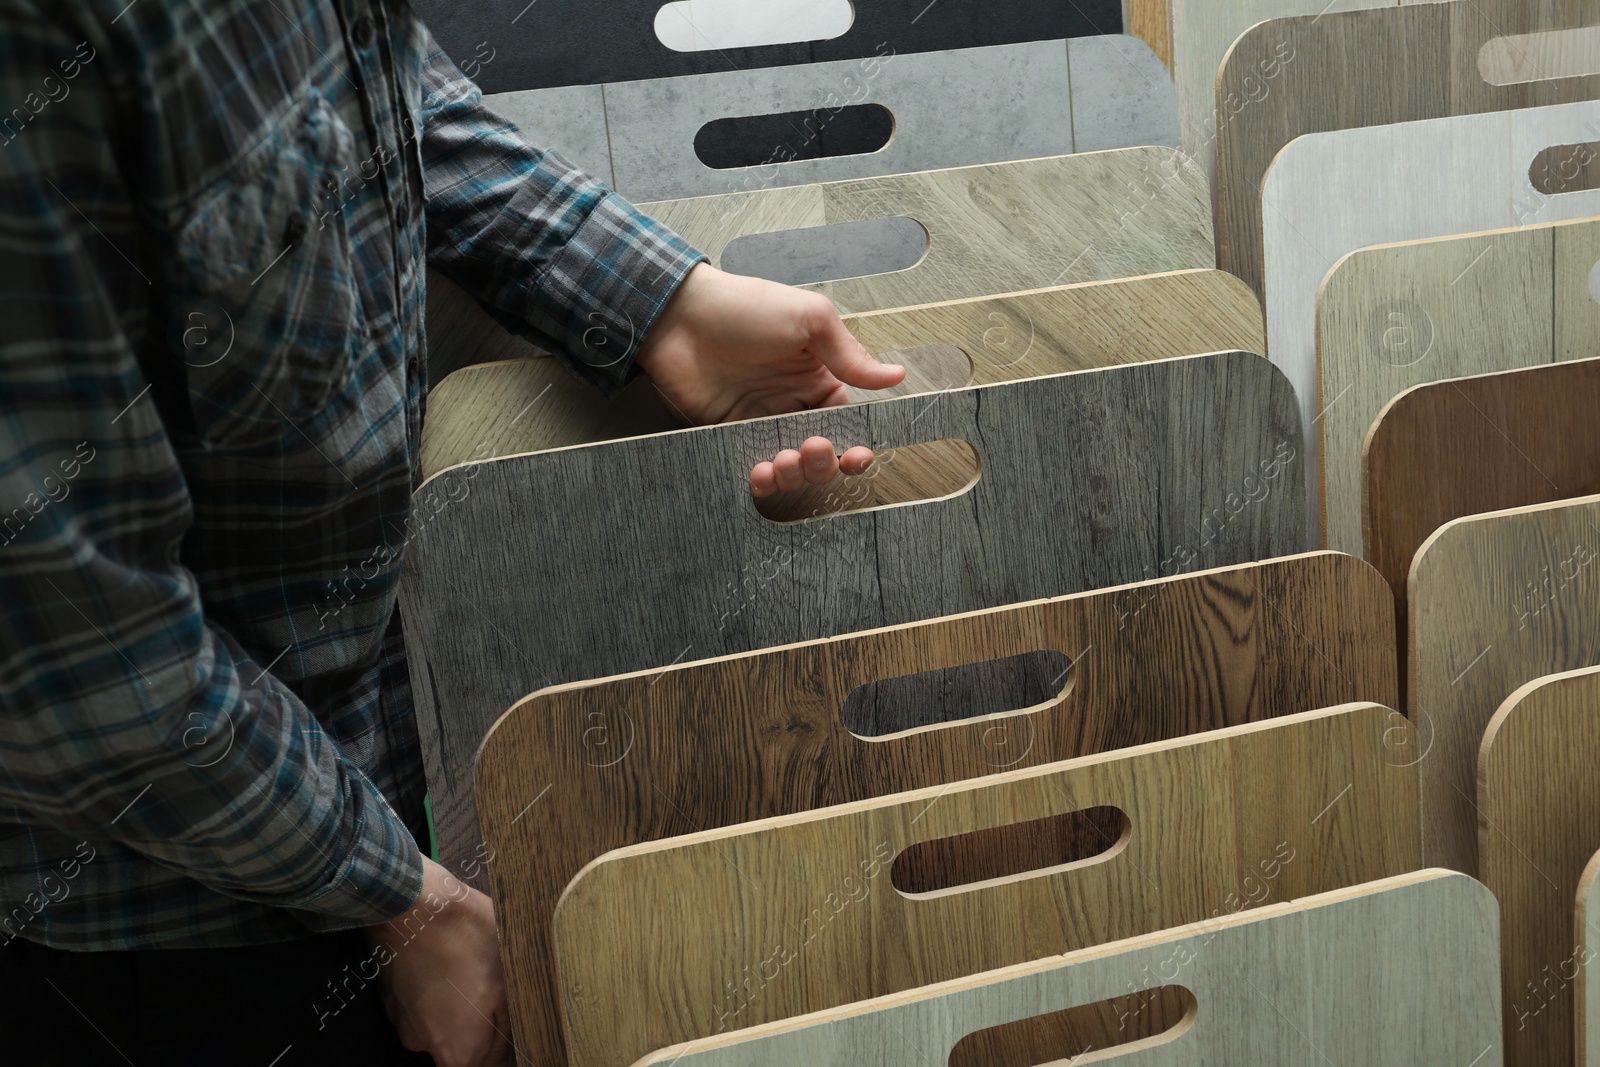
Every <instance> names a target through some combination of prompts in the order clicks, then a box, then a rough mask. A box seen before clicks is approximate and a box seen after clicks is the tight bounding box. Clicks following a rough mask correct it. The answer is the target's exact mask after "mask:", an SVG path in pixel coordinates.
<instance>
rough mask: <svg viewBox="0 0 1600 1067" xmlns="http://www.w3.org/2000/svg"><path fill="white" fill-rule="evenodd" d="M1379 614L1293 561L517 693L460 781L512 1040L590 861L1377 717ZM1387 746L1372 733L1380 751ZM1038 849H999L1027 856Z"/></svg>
mask: <svg viewBox="0 0 1600 1067" xmlns="http://www.w3.org/2000/svg"><path fill="white" fill-rule="evenodd" d="M1393 607H1394V601H1393V598H1392V596H1391V595H1390V593H1389V589H1388V585H1387V584H1386V583H1385V582H1384V581H1383V579H1382V578H1381V577H1380V576H1379V575H1378V574H1377V573H1376V572H1375V571H1373V570H1372V568H1371V567H1369V566H1368V565H1367V564H1365V563H1363V562H1361V561H1360V560H1357V559H1354V558H1352V557H1349V556H1341V555H1338V554H1335V553H1314V554H1311V555H1305V556H1292V557H1287V558H1284V559H1278V560H1271V561H1268V562H1265V563H1254V564H1249V565H1246V566H1243V567H1235V568H1228V569H1224V570H1217V571H1210V572H1206V573H1203V574H1197V575H1192V576H1186V577H1182V578H1167V579H1161V580H1158V581H1154V582H1143V583H1139V584H1137V585H1130V586H1123V587H1120V588H1115V589H1107V590H1097V591H1095V592H1091V593H1082V594H1077V595H1074V596H1069V597H1062V598H1058V599H1054V600H1047V601H1038V602H1034V603H1031V604H1022V605H1017V606H1014V607H1005V608H997V609H994V610H992V611H984V612H976V613H973V614H969V615H961V616H956V617H953V618H947V619H939V620H936V621H932V622H923V623H913V624H910V625H907V626H899V627H893V628H890V629H884V630H876V631H871V632H867V633H861V634H851V635H848V636H844V637H839V638H833V639H830V640H826V641H813V642H807V643H805V644H801V645H791V646H789V647H787V648H778V649H769V650H764V651H760V652H751V653H747V654H744V655H740V656H733V657H728V658H726V659H717V660H707V661H705V662H703V663H691V664H685V665H681V666H677V667H673V668H670V669H667V670H655V669H652V670H650V671H647V672H643V673H639V674H633V675H626V676H622V677H618V678H609V679H603V680H600V681H596V682H589V683H581V684H574V685H568V686H559V687H555V688H552V689H546V690H544V691H542V692H540V693H536V694H534V695H533V696H530V697H528V698H527V699H525V700H523V701H521V702H520V703H518V704H517V705H516V707H514V708H513V709H512V710H511V711H510V712H508V713H507V714H506V715H505V716H503V717H502V718H501V719H500V720H499V722H497V723H496V724H495V726H494V728H493V729H492V730H491V731H490V732H489V735H488V737H487V738H486V739H485V741H484V744H483V749H482V753H481V755H480V757H479V761H478V772H477V786H478V810H479V822H480V825H481V828H482V831H483V835H484V842H485V844H486V845H487V847H488V849H489V850H490V851H491V852H492V854H493V855H494V856H495V857H496V859H495V861H494V863H492V864H490V865H489V868H488V869H489V874H490V879H491V882H492V884H493V889H494V898H495V912H496V919H497V921H498V923H499V927H500V931H501V943H502V945H503V949H504V959H505V966H506V977H507V988H508V989H510V990H511V1012H512V1019H513V1028H514V1034H515V1037H516V1040H517V1044H518V1047H519V1048H521V1049H523V1050H524V1051H525V1052H529V1053H530V1054H532V1053H533V1052H534V1051H535V1050H539V1051H541V1052H544V1051H547V1050H549V1049H551V1048H552V1047H553V1043H554V1036H553V1035H554V1033H555V1026H556V1022H555V1010H556V1009H555V1003H556V983H555V977H554V974H553V970H552V964H551V950H550V943H549V937H550V919H551V917H552V916H553V915H554V913H555V908H556V901H557V900H558V898H559V896H560V894H561V892H562V890H563V889H565V887H566V885H567V883H568V881H569V880H570V879H571V878H572V877H573V876H574V875H575V874H577V873H578V871H579V870H580V869H581V868H582V866H583V865H584V864H585V863H587V862H589V861H590V860H593V859H595V858H596V857H598V856H599V855H601V854H602V853H603V852H606V851H607V850H609V849H612V848H617V847H620V846H623V845H631V844H637V843H639V842H642V841H651V840H660V839H662V838H666V837H671V836H673V835H677V834H684V833H691V832H694V831H697V830H705V829H709V828H711V827H716V826H728V825H733V824H735V823H739V822H745V821H748V820H751V819H760V818H768V817H772V816H778V815H786V814H792V813H794V812H798V811H806V810H810V809H813V808H817V807H822V806H826V805H831V804H839V803H845V802H849V801H855V800H860V799H863V798H866V797H873V796H881V795H884V794H886V793H893V792H896V791H899V790H905V789H914V788H921V787H926V786H934V785H942V784H945V783H947V782H952V781H957V780H959V779H965V778H973V777H978V776H981V775H985V774H992V773H994V772H996V771H999V770H1006V769H1015V768H1018V767H1033V766H1037V765H1039V764H1042V763H1050V762H1053V761H1056V760H1060V759H1066V758H1070V757H1077V756H1084V755H1090V754H1094V753H1098V752H1103V751H1110V750H1113V749H1117V748H1124V747H1128V746H1131V745H1138V744H1144V743H1148V742H1153V741H1160V740H1164V739H1167V738H1171V737H1177V736H1184V735H1188V734H1193V733H1198V732H1200V731H1203V730H1207V729H1217V728H1222V727H1226V726H1234V725H1239V724H1241V723H1245V722H1251V721H1257V720H1261V719H1266V718H1270V717H1273V716H1279V715H1287V714H1293V713H1296V712H1300V711H1304V710H1307V709H1310V708H1320V707H1329V706H1333V705H1336V704H1343V703H1347V702H1350V701H1357V700H1365V701H1372V702H1375V703H1381V704H1384V705H1387V706H1390V707H1393V706H1394V704H1395V702H1396V701H1397V700H1398V681H1397V679H1396V669H1395V641H1394V629H1393V625H1394V623H1393V620H1394V611H1393ZM1042 650H1049V651H1050V652H1052V653H1054V655H1053V656H1051V657H1050V658H1051V663H1050V665H1049V666H1048V667H1046V668H1045V670H1044V671H1043V675H1042V680H1043V682H1044V684H1043V685H1041V686H1040V687H1039V689H1038V690H1032V689H1031V687H1026V686H1024V687H1022V689H1023V691H1022V692H1020V693H1019V692H1018V690H1017V689H1016V688H1015V687H1014V686H1013V685H1011V684H1009V678H1010V675H1009V674H1008V664H1013V663H1015V662H1016V657H1033V656H1038V655H1040V653H1041V651H1042ZM1063 664H1065V666H1063ZM996 691H999V693H1000V699H999V700H991V699H990V695H991V694H993V693H995V692H996ZM869 706H870V707H871V708H872V709H873V712H874V714H873V715H871V716H870V717H868V718H869V719H870V721H871V723H872V728H871V730H870V733H869V732H868V731H867V729H866V727H865V726H864V724H863V721H862V720H863V715H862V714H861V712H862V709H863V708H864V707H869ZM1018 708H1032V711H1031V712H1030V713H1028V714H1021V715H1019V714H1015V709H1018ZM935 724H940V725H935ZM1407 736H1408V734H1407V732H1406V731H1403V730H1402V731H1397V732H1396V733H1395V734H1394V735H1393V736H1391V738H1390V739H1389V740H1390V741H1391V743H1392V744H1391V748H1392V753H1391V755H1392V758H1394V759H1395V760H1397V761H1400V762H1404V761H1405V759H1406V757H1405V755H1404V753H1403V750H1402V748H1401V747H1400V742H1401V741H1403V740H1404V738H1405V737H1407ZM530 804H533V805H534V807H533V808H532V809H531V810H530V808H529V805H530ZM1043 836H1044V837H1045V838H1046V840H1041V835H1039V834H1032V835H1027V836H1026V838H1025V839H1024V840H1021V841H1017V840H1013V841H1011V842H1009V844H1008V845H1006V846H1003V847H1006V848H1007V849H1008V850H1009V851H1011V852H1013V853H1015V854H1024V855H1026V854H1029V852H1030V850H1031V849H1040V848H1043V849H1044V851H1046V852H1047V853H1048V852H1049V851H1050V849H1049V847H1048V844H1049V842H1048V839H1047V838H1048V835H1043ZM943 866H944V867H945V868H946V869H947V870H956V869H959V868H960V866H961V864H960V863H959V862H957V861H949V860H947V861H946V862H945V863H944V864H943ZM535 1058H536V1059H541V1061H542V1060H544V1059H550V1060H555V1059H558V1058H559V1057H558V1056H557V1055H556V1054H555V1053H553V1052H551V1053H549V1055H548V1056H543V1057H541V1056H535Z"/></svg>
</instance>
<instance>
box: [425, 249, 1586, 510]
mask: <svg viewBox="0 0 1600 1067" xmlns="http://www.w3.org/2000/svg"><path fill="white" fill-rule="evenodd" d="M1596 310H1597V311H1600V307H1597V308H1596ZM845 325H846V326H847V327H848V328H849V329H850V331H851V332H852V333H854V334H855V335H856V337H857V338H858V339H859V340H860V341H861V343H862V344H863V345H865V346H866V348H867V350H868V351H869V352H875V353H878V354H879V355H880V356H885V355H886V354H893V358H894V361H896V362H899V361H902V360H903V361H904V362H905V363H906V366H907V370H908V373H909V374H911V375H915V372H916V371H917V370H918V369H919V367H918V360H919V359H920V354H919V353H917V352H915V351H913V350H916V349H920V348H923V347H926V346H934V345H940V346H942V345H953V346H955V347H957V348H959V349H960V350H961V351H962V352H963V353H965V355H966V361H964V362H970V373H968V372H967V371H966V370H961V371H960V373H959V375H955V376H947V377H941V376H940V374H939V373H938V372H939V371H941V370H943V369H944V367H943V364H939V365H936V366H934V367H931V368H928V371H929V373H924V374H923V375H921V376H920V377H908V381H907V383H906V386H905V387H902V388H901V389H897V390H896V392H901V391H903V392H930V391H934V390H937V389H947V388H952V387H959V386H963V385H969V384H971V385H988V384H990V383H992V382H999V381H1008V380H1013V379H1017V378H1031V377H1036V376H1038V375H1042V374H1060V373H1064V372H1067V371H1075V370H1090V369H1093V368H1096V367H1106V366H1115V365H1117V364H1122V363H1138V362H1143V361H1145V360H1152V359H1168V358H1171V357H1174V356H1188V355H1198V354H1201V353H1205V352H1226V351H1242V352H1260V353H1264V352H1265V351H1266V346H1267V342H1266V325H1265V321H1264V320H1263V318H1262V314H1261V305H1260V303H1259V302H1258V301H1257V300H1256V296H1255V294H1254V293H1252V292H1251V291H1250V289H1249V287H1248V286H1246V285H1245V284H1244V283H1243V282H1241V281H1239V279H1237V278H1235V277H1234V276H1233V275H1231V274H1228V273H1226V272H1224V271H1219V270H1195V271H1179V272H1177V273H1174V274H1156V275H1147V276H1145V277H1142V278H1128V279H1124V280H1120V281H1112V282H1091V283H1087V284H1082V285H1074V286H1058V287H1056V288H1054V289H1037V290H1033V291H1031V292H1026V293H1012V294H1009V295H1005V296H996V297H980V298H977V299H972V300H954V301H949V302H946V303H941V304H930V305H924V306H921V307H915V308H901V309H896V310H891V311H877V312H866V313H863V314H860V315H853V316H850V317H848V318H847V319H846V320H845ZM886 395H888V394H886ZM855 396H856V398H857V400H871V399H874V398H875V396H876V394H871V393H865V394H863V393H856V394H855ZM681 425H682V420H681V419H679V418H678V417H677V415H676V413H675V412H673V411H672V410H671V409H670V407H669V405H668V404H667V403H666V402H665V401H663V400H662V399H661V397H660V395H659V394H658V393H657V392H656V390H655V387H654V386H653V385H652V384H651V383H650V382H649V381H645V380H640V381H638V382H635V383H634V384H633V385H632V386H630V387H629V388H628V389H626V390H625V391H624V393H623V395H621V396H619V397H617V398H614V399H607V398H605V397H603V396H601V395H600V394H599V392H597V391H596V390H594V389H591V388H589V387H588V386H586V385H583V384H582V383H580V382H578V381H577V380H576V379H574V378H573V377H571V376H570V375H569V374H567V373H566V371H565V370H564V369H562V367H561V366H560V365H559V364H557V363H556V362H555V361H554V360H550V359H537V360H535V359H521V360H507V361H504V362H500V363H485V364H479V365H476V366H470V367H463V368H462V369H461V370H459V371H457V372H456V373H454V374H452V375H450V376H449V377H448V378H446V379H445V380H444V381H442V382H440V383H439V384H438V385H437V386H436V387H434V389H433V391H432V392H431V393H430V394H429V397H428V417H427V420H426V422H425V423H424V424H423V431H422V473H423V477H425V478H426V477H431V476H432V475H434V474H437V473H438V472H439V471H441V470H443V469H444V468H446V467H448V466H451V465H453V464H456V463H462V462H465V461H467V460H469V459H487V458H490V457H492V456H507V455H513V454H515V453H517V452H536V451H538V450H540V449H544V448H558V447H561V446H563V445H575V444H588V443H591V442H594V441H604V440H611V439H614V438H617V437H632V436H635V435H637V434H640V433H650V432H656V431H659V430H665V429H676V428H678V427H680V426H681Z"/></svg>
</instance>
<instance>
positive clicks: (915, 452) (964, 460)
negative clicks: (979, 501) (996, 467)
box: [754, 438, 982, 522]
mask: <svg viewBox="0 0 1600 1067" xmlns="http://www.w3.org/2000/svg"><path fill="white" fill-rule="evenodd" d="M981 473H982V464H981V463H980V461H979V459H978V450H977V449H975V448H973V447H972V446H971V445H970V444H968V443H967V442H965V441H958V440H954V439H949V438H947V439H945V440H943V441H929V442H928V443H927V444H923V445H911V446H909V447H906V448H896V449H892V450H890V451H887V452H884V453H881V454H880V455H879V456H878V458H877V459H876V460H875V461H874V462H873V464H872V466H871V467H869V468H867V471H866V473H864V474H855V475H844V474H841V475H840V476H838V477H837V478H835V479H834V480H833V481H831V482H829V483H828V484H827V485H807V486H802V487H801V488H799V489H796V490H793V491H792V492H787V493H786V492H782V491H780V492H777V493H774V494H773V495H772V496H769V497H766V498H765V499H762V500H755V501H754V503H755V506H756V510H757V511H758V512H760V513H761V514H762V516H764V517H765V518H768V519H771V520H772V521H773V522H807V521H809V520H812V519H822V518H827V517H828V516H830V515H843V514H846V513H847V512H852V511H878V510H881V509H883V508H893V507H903V506H905V505H907V504H931V503H934V502H935V501H939V500H948V499H950V498H951V497H954V496H960V495H961V494H962V493H965V492H966V491H967V490H969V489H971V488H972V487H973V486H974V485H977V484H978V477H979V475H980V474H981Z"/></svg>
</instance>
